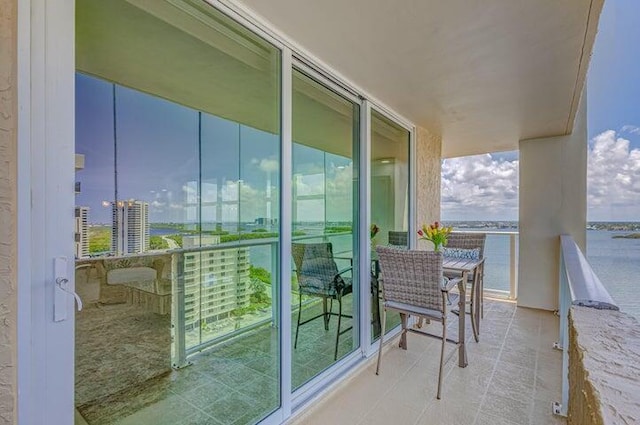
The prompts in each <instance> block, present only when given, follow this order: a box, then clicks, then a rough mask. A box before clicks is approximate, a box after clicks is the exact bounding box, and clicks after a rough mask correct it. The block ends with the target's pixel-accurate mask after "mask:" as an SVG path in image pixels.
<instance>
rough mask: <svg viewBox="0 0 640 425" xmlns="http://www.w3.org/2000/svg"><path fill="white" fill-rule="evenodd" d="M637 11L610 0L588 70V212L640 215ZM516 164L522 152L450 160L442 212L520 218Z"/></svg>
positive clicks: (621, 217)
mask: <svg viewBox="0 0 640 425" xmlns="http://www.w3.org/2000/svg"><path fill="white" fill-rule="evenodd" d="M638 18H640V1H638V0H606V1H605V5H604V9H603V11H602V15H601V17H600V24H599V28H598V34H597V36H596V42H595V46H594V51H593V56H592V58H591V64H590V67H589V73H588V76H587V111H588V112H587V114H588V124H587V126H588V129H587V131H588V139H589V141H588V143H589V153H588V155H589V158H588V160H589V165H588V173H587V174H588V175H587V192H588V194H587V195H588V211H587V218H588V220H593V221H609V220H610V221H640V25H638ZM517 170H518V159H517V152H510V153H503V154H493V155H478V156H474V157H465V158H456V159H452V160H445V161H444V162H443V187H442V192H443V197H442V218H443V220H473V219H477V220H517V218H518V197H517V190H518V181H517V179H518V172H517ZM469 211H471V213H469Z"/></svg>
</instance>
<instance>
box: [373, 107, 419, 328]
mask: <svg viewBox="0 0 640 425" xmlns="http://www.w3.org/2000/svg"><path fill="white" fill-rule="evenodd" d="M409 140H410V134H409V131H408V130H407V129H405V128H404V127H402V126H400V125H398V124H397V123H395V122H393V121H391V120H390V119H388V118H386V117H385V116H383V115H382V114H380V113H379V112H377V111H375V110H372V111H371V223H372V225H373V224H375V225H376V226H377V227H378V228H379V229H380V230H379V232H378V234H377V235H375V236H374V237H373V238H372V239H371V246H372V249H375V246H376V245H380V244H383V245H390V246H396V247H398V248H404V249H406V248H408V246H409V243H408V227H409ZM378 278H379V267H378V264H377V260H376V255H375V252H373V253H372V265H371V294H372V304H371V306H372V308H371V310H372V318H371V323H372V336H373V339H374V340H376V339H378V338H379V337H380V331H381V323H380V311H381V306H380V299H379V297H380V291H381V290H382V288H380V287H379V284H378ZM399 324H400V315H399V314H387V323H386V329H388V330H392V329H393V328H394V327H396V326H398V325H399Z"/></svg>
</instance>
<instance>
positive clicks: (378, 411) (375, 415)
mask: <svg viewBox="0 0 640 425" xmlns="http://www.w3.org/2000/svg"><path fill="white" fill-rule="evenodd" d="M425 407H426V403H425V405H418V406H416V405H410V404H409V403H406V402H399V401H398V400H394V399H389V398H384V399H383V400H381V401H380V402H378V403H376V404H370V408H371V410H370V411H369V413H367V415H366V416H365V417H364V418H363V419H362V420H361V421H360V422H358V424H362V425H389V424H414V423H415V422H416V421H417V420H418V418H419V417H420V414H421V413H422V411H423V410H424V409H425ZM328 423H329V422H328ZM334 423H335V422H334Z"/></svg>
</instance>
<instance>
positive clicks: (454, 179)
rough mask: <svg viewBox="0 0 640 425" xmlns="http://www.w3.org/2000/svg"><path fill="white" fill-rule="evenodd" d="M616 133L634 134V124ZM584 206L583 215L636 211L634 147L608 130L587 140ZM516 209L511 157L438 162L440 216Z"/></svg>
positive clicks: (511, 215)
mask: <svg viewBox="0 0 640 425" xmlns="http://www.w3.org/2000/svg"><path fill="white" fill-rule="evenodd" d="M622 132H626V133H631V134H640V127H635V126H625V127H623V128H622V129H621V130H620V133H622ZM587 206H588V219H589V220H637V219H638V216H640V149H638V148H635V149H634V148H632V147H631V143H630V141H629V140H627V139H625V138H623V137H620V134H619V133H616V132H615V131H614V130H607V131H605V132H603V133H601V134H599V135H597V136H595V137H594V138H593V139H592V140H590V142H589V151H588V167H587ZM517 208H518V161H517V160H513V161H508V160H499V159H496V157H494V156H492V155H490V154H485V155H477V156H470V157H461V158H453V159H446V160H444V161H443V164H442V218H443V220H483V219H484V220H491V219H510V220H516V219H517V217H518V209H517Z"/></svg>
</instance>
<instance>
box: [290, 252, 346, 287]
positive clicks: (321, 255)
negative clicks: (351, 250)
mask: <svg viewBox="0 0 640 425" xmlns="http://www.w3.org/2000/svg"><path fill="white" fill-rule="evenodd" d="M291 254H292V256H293V262H294V264H295V265H296V276H297V278H298V285H299V286H300V289H301V291H305V290H307V291H311V292H314V293H326V294H329V295H331V294H332V293H333V292H334V291H335V289H336V283H338V282H337V281H336V279H339V278H340V276H339V275H338V266H337V265H336V262H335V261H334V259H333V245H332V244H331V243H330V242H322V243H292V244H291Z"/></svg>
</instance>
